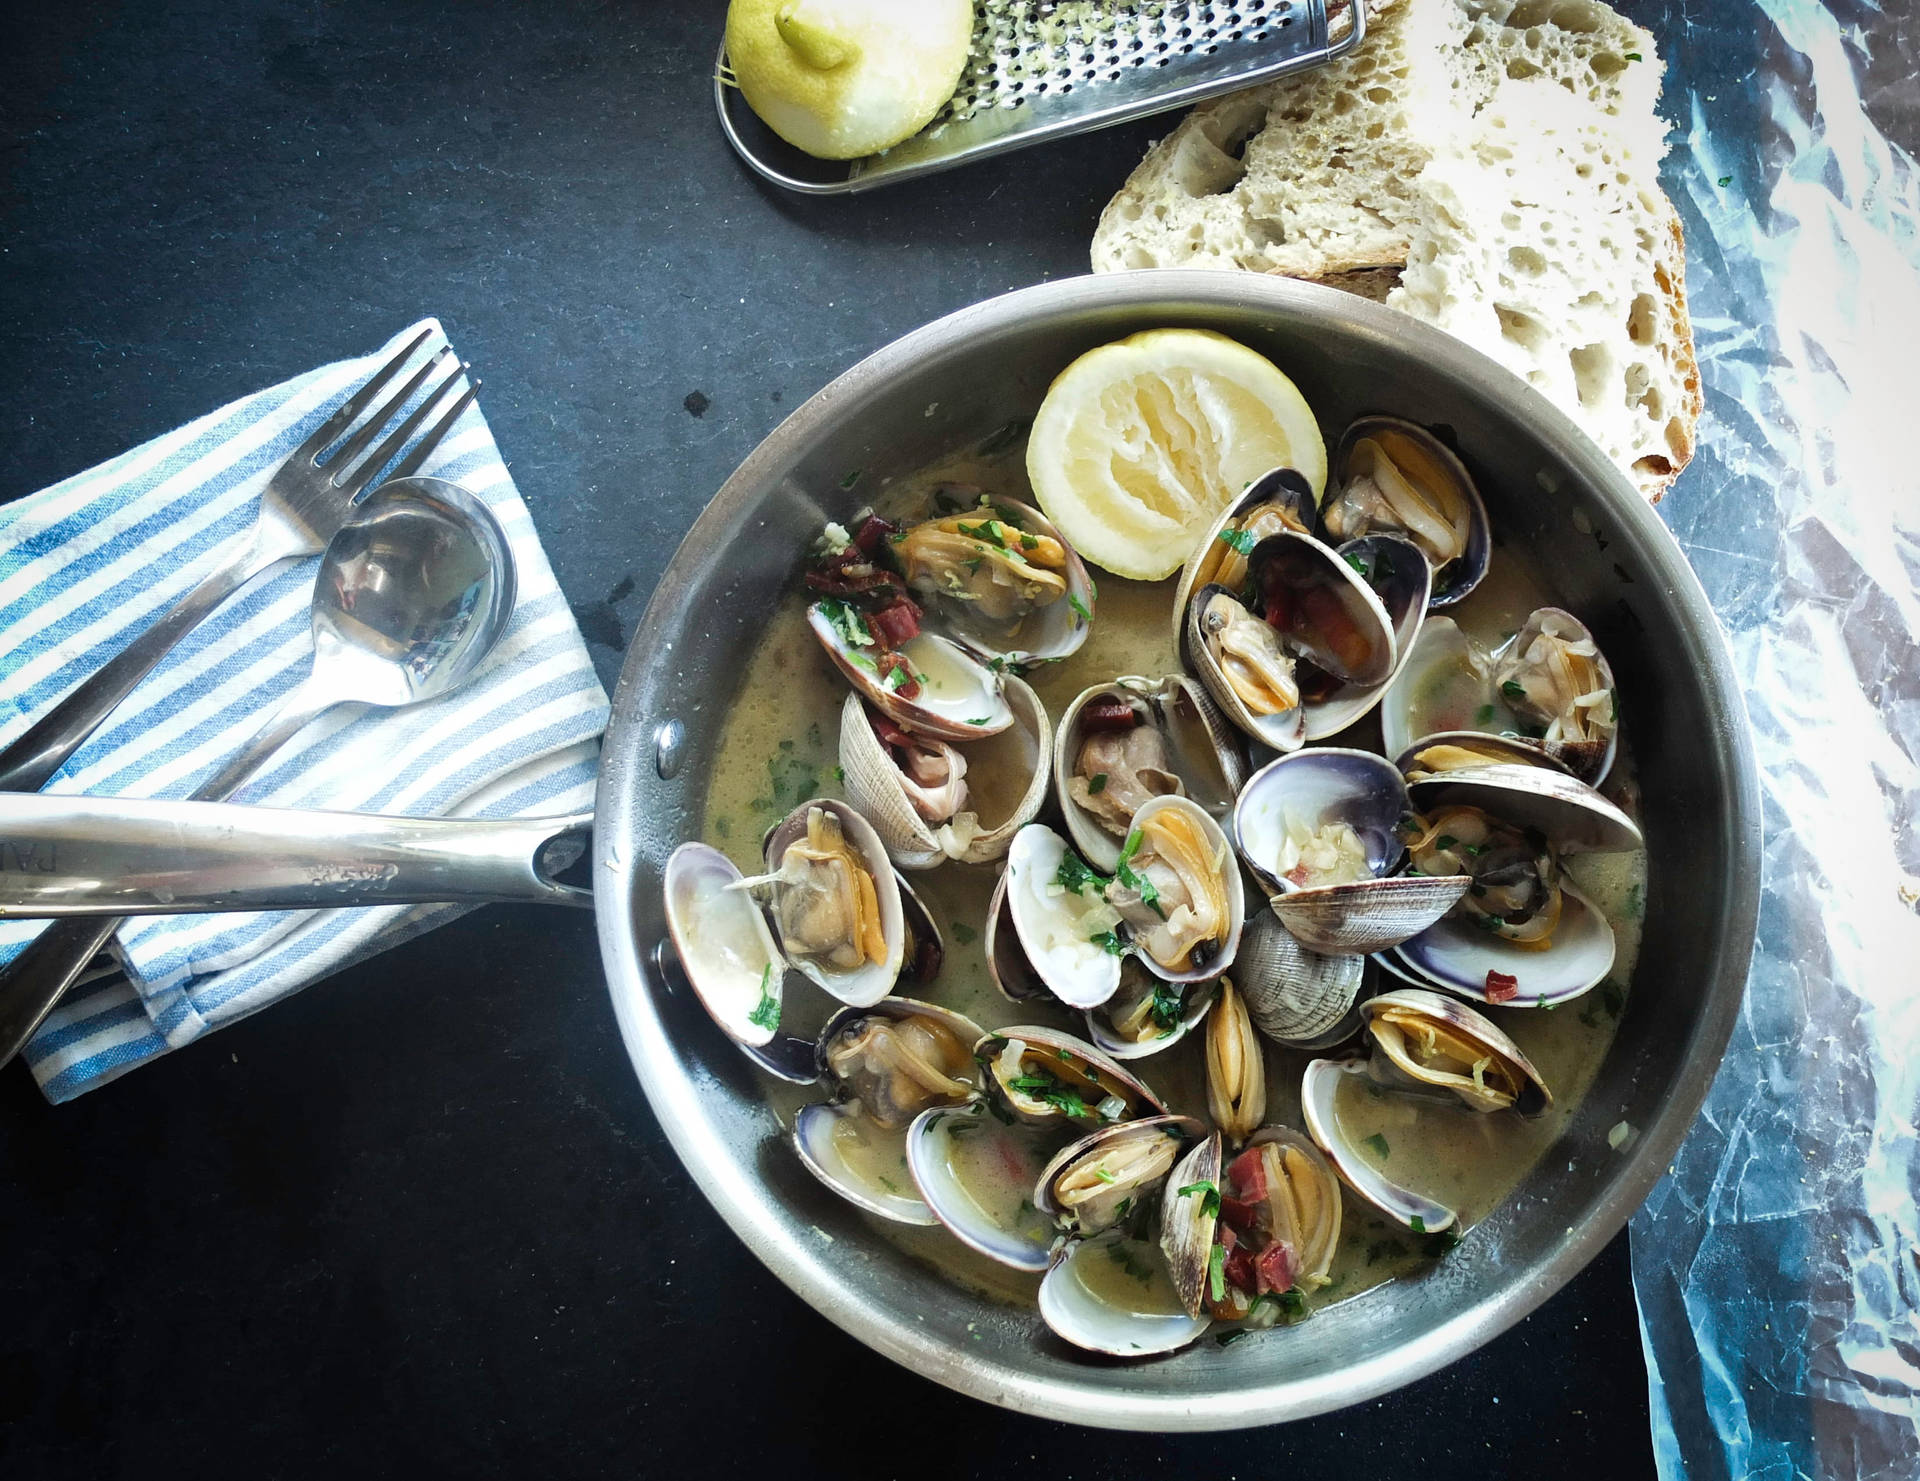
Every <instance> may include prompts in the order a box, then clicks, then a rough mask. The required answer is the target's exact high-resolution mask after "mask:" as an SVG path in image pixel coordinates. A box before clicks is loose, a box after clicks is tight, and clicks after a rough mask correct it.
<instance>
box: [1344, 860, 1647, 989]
mask: <svg viewBox="0 0 1920 1481" xmlns="http://www.w3.org/2000/svg"><path fill="white" fill-rule="evenodd" d="M1560 890H1561V895H1562V897H1563V899H1562V904H1561V908H1560V919H1559V921H1558V922H1557V923H1556V925H1555V926H1554V930H1553V944H1552V945H1551V946H1549V947H1548V948H1547V949H1546V950H1544V951H1541V950H1530V949H1529V948H1528V947H1526V946H1522V945H1519V944H1516V943H1515V942H1512V941H1508V940H1505V939H1504V938H1502V937H1500V936H1496V935H1494V934H1492V933H1491V932H1489V931H1487V930H1486V929H1484V928H1483V927H1480V926H1477V925H1474V924H1473V923H1472V922H1471V921H1465V920H1458V919H1453V918H1449V919H1445V920H1441V921H1439V922H1437V923H1436V924H1434V925H1431V926H1429V927H1428V928H1427V929H1426V930H1424V931H1422V932H1421V933H1420V934H1419V935H1418V936H1415V937H1412V938H1411V939H1410V940H1407V941H1403V942H1401V943H1400V945H1398V946H1395V947H1390V948H1388V949H1387V950H1386V951H1383V952H1381V953H1379V955H1378V957H1377V958H1376V959H1377V960H1378V961H1379V963H1380V964H1381V966H1383V967H1385V968H1386V969H1387V970H1388V971H1390V972H1392V973H1393V974H1394V975H1395V976H1397V977H1402V978H1405V979H1406V980H1407V981H1408V982H1410V983H1412V984H1413V985H1414V986H1415V987H1427V988H1433V987H1437V988H1441V989H1443V990H1445V991H1447V992H1451V993H1458V994H1459V995H1460V996H1462V997H1465V998H1471V999H1473V1000H1474V1001H1476V1002H1481V1003H1492V1004H1494V1005H1496V1006H1499V1007H1506V1008H1549V1007H1554V1006H1557V1005H1558V1004H1560V1003H1564V1002H1566V1001H1567V1000H1568V999H1570V998H1577V997H1579V996H1580V995H1581V994H1582V993H1585V992H1590V991H1592V990H1593V989H1594V988H1596V987H1598V986H1599V985H1600V984H1601V983H1602V982H1604V981H1605V980H1606V978H1607V974H1608V973H1609V972H1611V971H1612V970H1613V955H1614V939H1613V927H1612V926H1610V925H1608V924H1607V918H1606V916H1605V915H1604V914H1602V913H1601V911H1600V909H1599V908H1598V907H1597V906H1596V905H1594V903H1593V902H1592V901H1591V900H1589V899H1587V897H1586V896H1585V895H1583V894H1581V893H1580V892H1579V891H1578V890H1576V889H1575V888H1574V887H1573V886H1572V885H1570V884H1567V883H1565V882H1562V884H1561V886H1560Z"/></svg>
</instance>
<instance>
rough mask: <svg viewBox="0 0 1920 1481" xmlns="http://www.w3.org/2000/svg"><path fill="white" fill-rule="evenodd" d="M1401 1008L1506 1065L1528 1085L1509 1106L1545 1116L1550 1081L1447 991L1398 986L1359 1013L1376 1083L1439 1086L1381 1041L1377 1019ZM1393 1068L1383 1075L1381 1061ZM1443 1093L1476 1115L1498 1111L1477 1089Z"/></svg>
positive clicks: (1483, 1018)
mask: <svg viewBox="0 0 1920 1481" xmlns="http://www.w3.org/2000/svg"><path fill="white" fill-rule="evenodd" d="M1394 1009H1398V1010H1400V1011H1402V1012H1410V1013H1413V1014H1415V1015H1416V1016H1418V1017H1421V1018H1425V1019H1427V1020H1429V1021H1430V1022H1433V1023H1436V1024H1439V1025H1441V1026H1443V1027H1444V1028H1446V1029H1448V1030H1450V1031H1451V1032H1453V1033H1455V1034H1458V1035H1460V1036H1461V1037H1463V1038H1465V1039H1467V1040H1469V1041H1470V1042H1472V1043H1474V1044H1476V1045H1478V1046H1479V1047H1480V1048H1482V1049H1484V1050H1486V1051H1487V1052H1488V1053H1490V1054H1493V1055H1497V1056H1499V1057H1500V1058H1501V1059H1504V1060H1506V1061H1507V1063H1508V1064H1510V1065H1511V1066H1513V1068H1514V1069H1515V1070H1517V1071H1518V1072H1519V1074H1520V1077H1521V1079H1522V1080H1523V1081H1525V1082H1526V1088H1525V1089H1524V1090H1523V1091H1522V1092H1521V1094H1520V1096H1519V1098H1518V1099H1516V1100H1515V1101H1514V1103H1513V1105H1512V1106H1511V1107H1510V1109H1511V1110H1513V1112H1514V1113H1515V1114H1516V1115H1520V1116H1524V1117H1528V1118H1532V1117H1534V1116H1540V1115H1544V1114H1545V1113H1546V1112H1547V1111H1548V1110H1550V1109H1551V1108H1552V1106H1553V1093H1552V1092H1551V1091H1550V1090H1548V1088H1547V1082H1546V1081H1545V1080H1543V1079H1542V1078H1541V1077H1540V1072H1539V1071H1538V1070H1537V1069H1535V1068H1534V1067H1533V1061H1532V1060H1530V1059H1528V1058H1527V1056H1526V1054H1525V1053H1524V1052H1523V1051H1522V1050H1521V1048H1520V1046H1519V1045H1518V1044H1516V1043H1514V1042H1513V1040H1512V1039H1510V1038H1508V1037H1507V1035H1506V1034H1504V1033H1502V1032H1501V1031H1500V1029H1499V1027H1498V1026H1497V1025H1496V1024H1495V1023H1494V1022H1493V1020H1492V1019H1490V1018H1488V1017H1487V1016H1486V1015H1485V1014H1483V1013H1477V1012H1475V1011H1474V1010H1473V1009H1472V1008H1469V1007H1468V1006H1467V1005H1466V1004H1465V1003H1463V1002H1460V1001H1459V1000H1458V999H1457V998H1450V997H1447V996H1446V995H1445V994H1444V993H1437V992H1424V991H1422V990H1420V989H1418V988H1400V989H1396V990H1395V991H1393V992H1384V993H1381V994H1380V995H1379V996H1378V997H1374V998H1369V999H1368V1000H1367V1001H1366V1003H1365V1004H1364V1005H1363V1006H1362V1009H1361V1012H1362V1013H1363V1014H1364V1015H1365V1017H1366V1021H1367V1032H1368V1034H1369V1036H1370V1037H1371V1038H1372V1039H1373V1040H1374V1042H1375V1047H1374V1051H1373V1056H1372V1058H1371V1059H1370V1060H1369V1062H1368V1068H1369V1070H1370V1072H1371V1073H1372V1077H1373V1079H1375V1080H1376V1081H1378V1082H1379V1083H1381V1084H1383V1085H1388V1086H1393V1085H1395V1084H1397V1083H1405V1082H1406V1081H1412V1082H1414V1083H1415V1084H1425V1085H1433V1084H1434V1083H1435V1082H1433V1081H1432V1080H1431V1078H1430V1077H1429V1076H1428V1075H1427V1074H1426V1073H1423V1072H1422V1070H1421V1069H1420V1068H1419V1067H1418V1066H1415V1065H1411V1064H1403V1063H1401V1061H1400V1060H1399V1059H1398V1058H1396V1057H1395V1056H1394V1055H1393V1054H1392V1053H1391V1052H1390V1051H1389V1050H1388V1048H1387V1043H1386V1040H1384V1039H1382V1038H1381V1035H1380V1028H1379V1020H1380V1017H1381V1015H1382V1014H1384V1013H1386V1012H1388V1011H1390V1010H1394ZM1383 1062H1384V1063H1386V1064H1387V1065H1390V1066H1391V1067H1392V1071H1391V1073H1390V1074H1382V1073H1381V1065H1382V1063H1383ZM1440 1093H1441V1094H1443V1095H1445V1096H1447V1097H1448V1098H1449V1099H1457V1100H1460V1101H1463V1102H1465V1103H1466V1104H1467V1105H1468V1106H1470V1107H1472V1108H1473V1109H1474V1110H1476V1111H1493V1110H1497V1109H1500V1108H1499V1107H1498V1106H1495V1105H1492V1104H1489V1103H1487V1102H1486V1100H1485V1099H1484V1098H1483V1097H1480V1096H1479V1093H1478V1091H1477V1090H1476V1091H1474V1092H1473V1093H1471V1094H1469V1093H1466V1092H1464V1091H1462V1090H1460V1089H1458V1088H1455V1087H1441V1089H1440Z"/></svg>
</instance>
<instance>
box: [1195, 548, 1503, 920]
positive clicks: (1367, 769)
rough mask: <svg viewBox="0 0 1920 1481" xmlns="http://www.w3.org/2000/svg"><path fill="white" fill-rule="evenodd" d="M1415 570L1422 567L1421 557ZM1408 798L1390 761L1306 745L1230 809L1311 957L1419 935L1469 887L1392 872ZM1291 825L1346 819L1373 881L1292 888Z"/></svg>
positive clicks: (1250, 863) (1247, 857)
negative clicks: (1286, 861) (1284, 864)
mask: <svg viewBox="0 0 1920 1481" xmlns="http://www.w3.org/2000/svg"><path fill="white" fill-rule="evenodd" d="M1421 569H1422V570H1425V569H1426V564H1425V562H1424V560H1423V561H1422V562H1421ZM1408 807H1409V802H1408V798H1407V788H1406V784H1405V783H1404V782H1403V781H1402V780H1401V777H1400V773H1399V771H1398V769H1397V768H1395V767H1394V766H1393V764H1392V763H1391V762H1388V761H1386V760H1384V759H1383V758H1381V757H1379V756H1375V755H1373V754H1371V753H1370V752H1367V751H1352V750H1342V749H1338V748H1334V747H1314V748H1311V749H1308V750H1302V751H1295V752H1293V753H1292V754H1291V755H1287V756H1282V757H1281V758H1280V759H1279V760H1277V761H1274V762H1272V763H1271V764H1269V765H1268V766H1265V767H1263V768H1262V769H1261V770H1260V771H1259V772H1257V773H1256V774H1255V775H1254V777H1253V779H1252V780H1251V781H1249V782H1248V783H1247V786H1246V790H1244V791H1243V792H1242V793H1241V794H1240V801H1239V803H1238V804H1237V805H1236V806H1235V808H1234V814H1233V831H1234V839H1235V842H1236V843H1237V844H1238V846H1239V850H1240V857H1241V858H1242V859H1243V860H1244V861H1245V862H1246V864H1247V867H1248V868H1249V869H1251V870H1253V872H1254V873H1255V875H1257V876H1258V877H1259V878H1260V879H1261V880H1262V881H1263V882H1264V883H1265V884H1266V885H1267V886H1268V887H1269V888H1270V889H1271V890H1273V891H1274V893H1273V895H1272V896H1271V898H1270V899H1269V901H1268V904H1269V906H1270V908H1271V909H1272V911H1273V913H1274V914H1275V915H1276V916H1278V917H1279V919H1280V921H1281V922H1282V924H1284V925H1285V926H1286V928H1287V929H1288V930H1289V931H1291V932H1292V933H1293V935H1294V936H1295V937H1296V938H1298V940H1299V941H1300V943H1301V944H1302V945H1303V946H1305V947H1307V948H1308V949H1309V950H1311V951H1316V952H1319V953H1322V954H1323V955H1331V956H1338V955H1343V954H1365V953H1368V952H1375V951H1381V950H1384V949H1385V948H1387V947H1389V946H1394V945H1398V944H1399V943H1400V942H1402V941H1405V940H1406V939H1407V938H1408V937H1410V936H1414V935H1418V934H1419V933H1420V932H1421V931H1424V930H1426V929H1427V927H1429V926H1431V925H1432V924H1433V923H1434V922H1435V921H1437V920H1439V919H1440V918H1441V917H1442V916H1443V915H1445V914H1446V913H1447V912H1448V911H1449V910H1451V909H1452V908H1453V906H1454V904H1455V902H1457V901H1458V900H1459V898H1460V897H1461V895H1463V894H1465V893H1466V891H1467V888H1468V885H1469V883H1470V881H1468V880H1467V879H1466V878H1465V877H1464V876H1458V877H1454V878H1450V879H1438V878H1434V879H1430V878H1427V877H1426V876H1424V875H1394V876H1393V877H1391V878H1389V877H1387V876H1389V875H1392V872H1393V871H1394V870H1396V869H1398V868H1399V866H1400V864H1401V861H1402V860H1403V859H1404V858H1405V856H1406V849H1405V847H1404V846H1403V845H1402V844H1401V842H1400V838H1399V835H1398V834H1397V832H1396V831H1395V829H1396V826H1397V824H1398V823H1399V820H1400V818H1401V816H1402V815H1403V814H1404V813H1406V812H1407V810H1408ZM1290 821H1294V822H1299V823H1302V824H1304V825H1305V826H1307V827H1308V828H1320V827H1324V826H1326V825H1328V824H1330V823H1336V822H1339V823H1345V824H1346V825H1347V826H1348V827H1350V828H1352V829H1353V831H1354V833H1355V835H1356V836H1357V837H1358V838H1359V840H1360V846H1361V848H1362V850H1363V851H1364V852H1365V854H1366V861H1367V867H1368V868H1369V869H1371V870H1372V871H1373V874H1374V876H1375V877H1374V878H1372V879H1368V880H1359V881H1354V882H1352V883H1347V884H1333V885H1315V886H1310V887H1305V888H1303V887H1300V886H1298V885H1295V884H1293V883H1292V882H1291V881H1289V880H1288V879H1286V878H1285V876H1284V874H1283V873H1282V872H1281V870H1280V860H1281V853H1282V849H1283V848H1284V846H1285V843H1286V838H1287V828H1288V824H1289V822H1290Z"/></svg>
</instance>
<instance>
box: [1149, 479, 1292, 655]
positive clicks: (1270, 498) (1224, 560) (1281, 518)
mask: <svg viewBox="0 0 1920 1481" xmlns="http://www.w3.org/2000/svg"><path fill="white" fill-rule="evenodd" d="M1319 518H1320V516H1319V510H1318V508H1317V507H1316V501H1315V499H1314V494H1313V488H1312V486H1311V485H1310V484H1308V482H1307V480H1306V478H1305V477H1304V476H1303V475H1302V474H1301V473H1299V472H1298V471H1297V470H1296V469H1293V468H1275V469H1274V470H1273V471H1272V472H1270V473H1267V474H1264V475H1262V476H1261V477H1259V478H1256V479H1255V480H1254V481H1253V482H1252V483H1250V484H1248V485H1247V488H1246V492H1244V493H1243V494H1241V495H1240V497H1239V498H1237V499H1235V500H1234V501H1233V502H1232V503H1230V504H1229V505H1228V506H1227V507H1226V508H1225V509H1223V510H1221V511H1220V517H1219V518H1218V519H1216V520H1215V521H1214V522H1213V527H1212V528H1211V529H1209V530H1208V531H1207V537H1206V539H1204V540H1202V541H1201V542H1200V543H1199V544H1198V545H1196V546H1195V547H1194V549H1193V553H1192V554H1191V555H1189V556H1188V557H1187V559H1186V563H1185V564H1184V565H1183V566H1181V568H1180V579H1179V580H1178V581H1177V582H1176V583H1174V588H1173V645H1174V648H1175V650H1176V651H1177V650H1178V649H1179V647H1180V644H1181V642H1182V640H1183V638H1184V636H1185V634H1184V631H1183V623H1184V619H1185V613H1186V610H1187V600H1188V598H1189V597H1191V596H1192V595H1193V593H1194V592H1196V591H1198V590H1199V589H1200V588H1201V587H1204V586H1221V587H1224V588H1225V589H1226V590H1228V591H1238V590H1240V589H1241V588H1242V587H1243V586H1245V585H1246V580H1247V556H1248V554H1249V553H1250V552H1251V551H1252V550H1253V547H1254V546H1256V545H1258V544H1259V543H1260V542H1261V541H1262V540H1264V539H1266V538H1267V536H1269V535H1278V534H1284V533H1292V534H1296V535H1312V534H1315V533H1317V531H1318V529H1319Z"/></svg>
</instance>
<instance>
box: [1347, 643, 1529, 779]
mask: <svg viewBox="0 0 1920 1481" xmlns="http://www.w3.org/2000/svg"><path fill="white" fill-rule="evenodd" d="M1492 673H1493V670H1492V668H1491V667H1490V660H1489V658H1488V655H1487V654H1485V653H1483V652H1481V651H1480V650H1479V648H1478V647H1477V646H1476V645H1475V644H1474V643H1473V642H1472V640H1470V639H1469V638H1468V637H1467V635H1466V634H1465V633H1464V632H1462V631H1461V630H1460V625H1459V624H1458V623H1456V622H1455V621H1454V620H1453V619H1452V618H1451V617H1443V616H1440V615H1438V614H1437V613H1436V614H1433V615H1430V616H1429V617H1428V618H1427V620H1426V621H1425V622H1424V623H1423V624H1422V625H1421V628H1420V632H1419V635H1418V636H1417V637H1416V638H1415V639H1414V642H1413V651H1412V652H1411V653H1409V654H1407V656H1406V658H1405V659H1404V660H1403V661H1402V662H1401V664H1400V667H1399V671H1398V672H1397V673H1396V674H1395V675H1394V679H1393V682H1392V683H1391V684H1390V685H1388V686H1387V692H1386V694H1385V695H1384V696H1383V697H1382V699H1381V701H1380V736H1381V743H1382V744H1381V749H1382V750H1384V751H1385V752H1386V753H1387V755H1389V756H1399V755H1403V754H1405V752H1406V751H1407V749H1408V748H1409V747H1410V746H1412V745H1413V744H1414V742H1415V741H1416V740H1418V739H1419V738H1420V737H1422V736H1427V735H1432V734H1435V733H1436V732H1440V731H1461V730H1464V731H1481V732H1485V733H1488V734H1494V733H1497V732H1499V731H1501V730H1505V729H1508V728H1509V727H1511V726H1512V725H1513V723H1514V721H1513V717H1512V716H1511V715H1510V714H1508V713H1507V712H1506V710H1505V708H1504V707H1502V706H1500V705H1498V704H1496V703H1495V702H1494V700H1493V699H1492V698H1491V687H1492V686H1491V676H1492ZM1488 705H1493V706H1494V714H1493V718H1492V720H1491V721H1486V722H1483V721H1482V720H1481V719H1480V715H1481V713H1482V712H1483V710H1484V709H1485V707H1486V706H1488Z"/></svg>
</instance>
